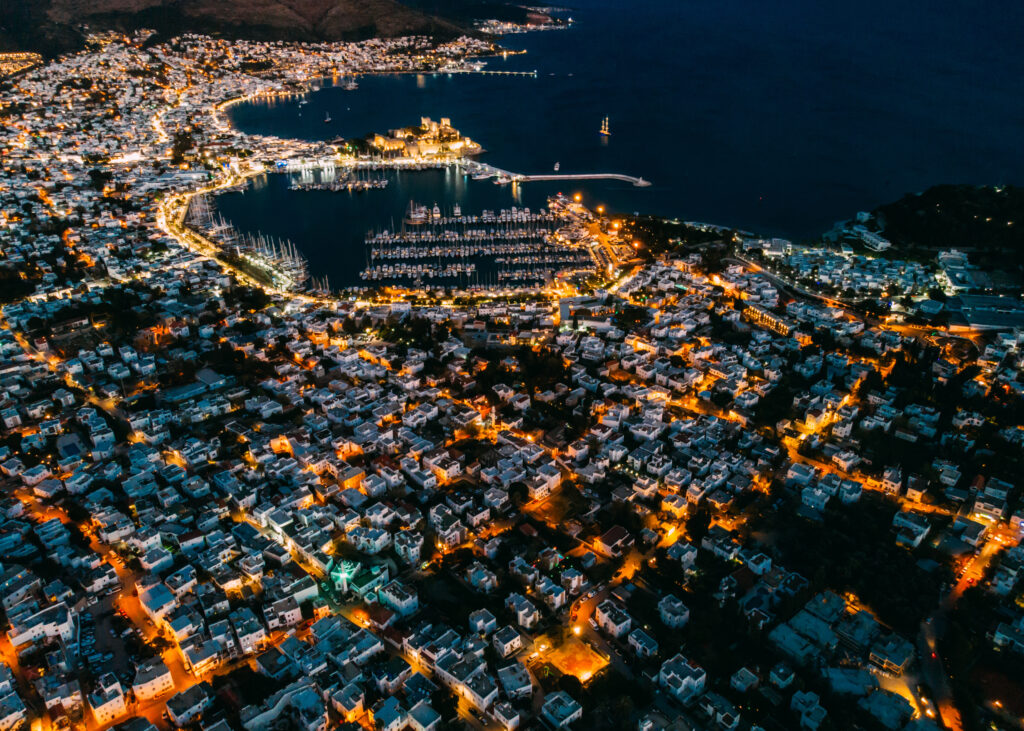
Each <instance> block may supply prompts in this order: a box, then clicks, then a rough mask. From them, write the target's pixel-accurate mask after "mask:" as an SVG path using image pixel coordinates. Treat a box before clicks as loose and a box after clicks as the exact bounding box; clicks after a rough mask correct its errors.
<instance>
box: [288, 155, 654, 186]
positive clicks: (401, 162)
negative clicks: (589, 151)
mask: <svg viewBox="0 0 1024 731" xmlns="http://www.w3.org/2000/svg"><path fill="white" fill-rule="evenodd" d="M449 165H454V166H455V167H456V168H459V169H461V170H462V171H463V172H464V173H466V174H467V175H472V176H474V177H476V178H479V179H481V180H486V179H488V178H494V179H496V180H497V181H498V182H502V183H534V182H544V181H549V182H550V181H556V180H619V181H622V182H624V183H629V184H630V185H634V186H636V187H637V188H646V187H648V186H650V185H651V182H650V181H649V180H645V179H644V178H639V177H636V176H634V175H623V174H622V173H551V174H545V175H524V174H522V173H513V172H511V171H510V170H503V169H501V168H499V167H495V166H494V165H489V164H487V163H485V162H478V161H477V160H468V159H460V160H455V161H452V160H443V159H438V160H419V159H417V160H413V159H408V158H394V159H390V160H358V161H352V162H346V163H342V162H340V161H338V160H337V159H336V158H331V157H328V158H321V159H291V160H281V161H279V162H278V163H277V164H276V169H277V171H278V172H287V173H291V174H296V173H297V174H300V175H303V176H306V177H307V178H308V179H309V180H312V174H313V171H321V172H322V173H326V174H327V175H328V176H330V177H333V176H334V175H335V169H336V167H337V168H341V169H373V170H383V169H388V168H391V169H396V170H403V169H405V170H424V169H429V168H442V167H447V166H449Z"/></svg>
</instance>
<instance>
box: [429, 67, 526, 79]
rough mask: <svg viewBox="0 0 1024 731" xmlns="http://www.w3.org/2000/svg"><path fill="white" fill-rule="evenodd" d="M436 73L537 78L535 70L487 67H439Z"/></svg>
mask: <svg viewBox="0 0 1024 731" xmlns="http://www.w3.org/2000/svg"><path fill="white" fill-rule="evenodd" d="M438 73H444V74H484V75H486V76H529V77H531V78H534V79H536V78H537V72H536V70H534V71H497V70H494V71H492V70H488V69H440V70H439V71H438Z"/></svg>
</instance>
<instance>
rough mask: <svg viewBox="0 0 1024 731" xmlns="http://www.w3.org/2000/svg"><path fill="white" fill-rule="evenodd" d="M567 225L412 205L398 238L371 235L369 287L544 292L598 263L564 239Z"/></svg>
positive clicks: (553, 217)
mask: <svg viewBox="0 0 1024 731" xmlns="http://www.w3.org/2000/svg"><path fill="white" fill-rule="evenodd" d="M564 223H565V221H564V220H563V219H562V218H561V217H560V216H559V215H558V214H556V213H555V212H554V211H552V210H550V209H546V208H545V209H542V210H539V211H532V210H531V209H530V208H528V207H527V208H518V207H516V206H512V207H511V208H509V209H501V210H499V211H494V210H490V209H485V210H483V211H481V212H480V213H479V214H468V215H464V214H463V212H462V209H461V206H459V205H458V204H456V205H455V206H454V207H453V208H452V209H451V210H450V211H442V210H441V208H440V207H439V206H438V205H436V204H435V205H434V207H433V208H428V207H427V206H424V205H418V204H416V203H415V202H413V201H410V202H409V207H408V212H407V215H406V217H405V219H404V220H403V221H402V225H401V228H400V229H399V230H397V231H390V230H383V231H376V232H371V233H369V234H368V235H367V236H366V239H365V241H364V245H365V256H366V262H367V266H366V267H365V268H364V269H363V270H362V271H361V272H360V275H359V276H360V278H361V279H363V280H364V281H371V282H381V283H386V282H389V281H398V280H413V283H414V284H417V285H430V284H431V283H432V282H431V280H437V279H441V280H450V279H457V280H459V284H460V285H462V286H467V287H470V288H472V287H474V286H480V285H481V282H480V278H479V275H480V274H483V275H484V280H485V282H486V281H488V280H489V281H493V282H497V283H501V284H528V285H532V284H539V283H544V282H548V281H550V280H551V279H552V278H554V277H555V276H556V275H558V274H559V273H561V272H563V271H565V270H567V269H571V270H573V271H579V270H587V269H592V268H593V267H594V260H593V258H592V257H591V255H590V253H589V251H588V250H587V249H586V247H583V246H581V245H579V244H578V243H571V244H570V243H565V241H566V240H567V237H565V236H559V235H558V231H559V228H560V226H562V225H563V224H564Z"/></svg>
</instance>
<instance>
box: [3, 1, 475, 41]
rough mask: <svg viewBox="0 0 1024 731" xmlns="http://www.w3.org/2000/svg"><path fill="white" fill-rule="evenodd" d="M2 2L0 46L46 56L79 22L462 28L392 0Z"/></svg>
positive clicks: (195, 27) (387, 30) (289, 36)
mask: <svg viewBox="0 0 1024 731" xmlns="http://www.w3.org/2000/svg"><path fill="white" fill-rule="evenodd" d="M3 7H4V10H3V13H2V14H0V49H2V48H5V47H6V48H18V49H22V50H33V51H39V52H41V53H44V54H46V55H53V54H56V53H60V52H63V51H67V50H71V49H73V48H75V47H77V46H78V45H79V44H80V43H81V41H82V30H83V27H84V26H88V28H89V29H91V30H100V29H117V30H131V29H134V28H139V27H146V28H154V29H156V30H157V31H158V32H159V33H160V34H161V35H163V36H165V37H169V36H173V35H177V34H179V33H184V32H201V33H207V34H212V35H222V36H225V37H234V38H250V39H256V40H294V41H316V40H358V39H362V38H370V37H391V36H400V35H409V34H427V35H433V36H438V37H450V36H454V35H458V34H461V33H462V32H464V27H463V26H462V25H460V24H459V23H457V22H454V21H452V20H449V19H445V18H440V17H438V16H437V15H433V14H429V13H426V12H423V11H422V10H419V9H416V8H413V7H409V6H408V5H405V4H403V3H401V2H398V0H4V2H3Z"/></svg>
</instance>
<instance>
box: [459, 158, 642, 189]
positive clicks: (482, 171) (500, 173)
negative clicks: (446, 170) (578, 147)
mask: <svg viewBox="0 0 1024 731" xmlns="http://www.w3.org/2000/svg"><path fill="white" fill-rule="evenodd" d="M461 165H462V167H464V168H465V169H466V170H467V171H468V172H470V173H471V174H472V175H473V176H474V177H481V178H487V177H490V178H497V179H498V180H499V181H503V182H509V183H530V182H539V181H545V180H546V181H551V180H621V181H622V182H624V183H630V184H631V185H634V186H636V187H637V188H646V187H647V186H649V185H650V184H651V182H650V181H649V180H644V179H643V178H638V177H635V176H633V175H623V174H621V173H553V174H549V175H522V174H520V173H513V172H509V171H508V170H502V169H501V168H498V167H494V166H493V165H488V164H487V163H485V162H477V161H476V160H469V161H466V162H461Z"/></svg>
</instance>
